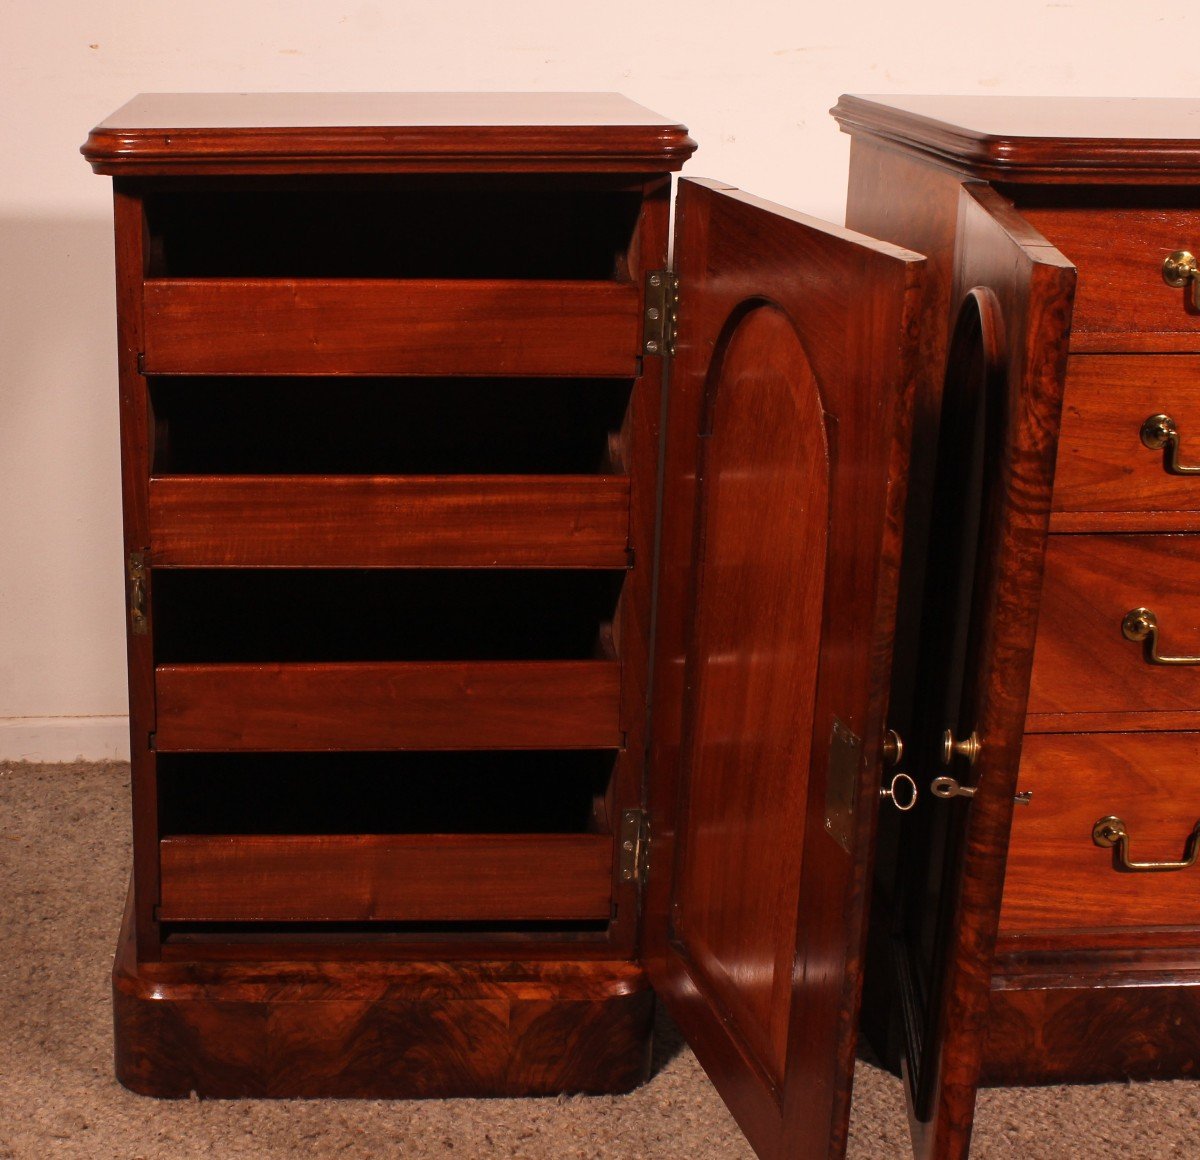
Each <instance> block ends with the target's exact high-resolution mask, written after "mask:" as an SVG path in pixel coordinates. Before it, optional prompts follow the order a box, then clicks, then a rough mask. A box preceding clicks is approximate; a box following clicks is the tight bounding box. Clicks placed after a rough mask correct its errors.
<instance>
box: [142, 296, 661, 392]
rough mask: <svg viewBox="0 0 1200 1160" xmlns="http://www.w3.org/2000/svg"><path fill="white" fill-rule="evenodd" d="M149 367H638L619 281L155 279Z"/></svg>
mask: <svg viewBox="0 0 1200 1160" xmlns="http://www.w3.org/2000/svg"><path fill="white" fill-rule="evenodd" d="M145 286H146V289H145V294H146V305H145V339H144V341H145V354H144V357H143V359H142V370H143V371H144V372H145V373H146V374H182V375H223V374H245V375H267V374H269V375H323V374H359V375H391V374H396V375H399V374H405V375H428V374H440V375H471V374H488V375H494V374H514V375H515V374H523V375H603V376H633V375H636V374H637V370H638V362H637V359H638V350H639V338H640V315H641V307H640V304H639V290H638V287H636V286H633V285H630V284H628V283H621V282H586V281H578V282H570V281H566V282H551V281H541V280H529V281H504V280H491V279H480V280H478V281H449V280H447V281H441V282H439V281H429V280H425V279H413V280H409V281H398V280H393V279H382V278H381V279H356V278H340V279H329V280H322V279H318V278H307V279H288V278H260V279H233V278H203V279H193V280H180V279H161V278H155V279H150V280H148V281H147V282H146V284H145Z"/></svg>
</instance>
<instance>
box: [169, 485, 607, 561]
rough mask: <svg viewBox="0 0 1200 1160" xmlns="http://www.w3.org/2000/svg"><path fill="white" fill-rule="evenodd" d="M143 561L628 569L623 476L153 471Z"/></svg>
mask: <svg viewBox="0 0 1200 1160" xmlns="http://www.w3.org/2000/svg"><path fill="white" fill-rule="evenodd" d="M150 541H151V543H152V544H153V552H152V554H151V562H152V563H153V564H155V565H158V566H190V567H234V566H238V565H242V566H247V567H250V566H253V567H286V566H288V565H305V566H310V567H322V566H338V565H340V566H344V567H364V568H370V567H402V566H421V567H459V568H471V567H505V566H510V567H531V568H537V567H560V568H564V567H577V568H624V567H626V566H627V565H628V563H629V553H628V544H629V479H628V477H626V476H586V475H579V476H574V475H572V476H489V475H481V476H409V477H396V476H391V477H388V476H366V477H364V476H306V475H282V476H280V475H275V476H256V475H231V476H210V475H206V476H178V475H176V476H164V477H158V478H153V479H151V481H150Z"/></svg>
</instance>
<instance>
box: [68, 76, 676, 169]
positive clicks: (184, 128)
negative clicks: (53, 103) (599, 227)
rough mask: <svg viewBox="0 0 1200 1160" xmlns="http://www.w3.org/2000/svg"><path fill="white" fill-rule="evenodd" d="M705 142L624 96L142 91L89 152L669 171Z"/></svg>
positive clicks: (133, 165) (143, 164)
mask: <svg viewBox="0 0 1200 1160" xmlns="http://www.w3.org/2000/svg"><path fill="white" fill-rule="evenodd" d="M695 148H696V143H695V141H693V140H692V139H691V138H690V137H689V136H688V135H687V129H686V128H685V127H684V126H683V125H680V124H678V123H674V122H672V121H671V120H670V119H669V118H666V117H663V116H661V115H660V114H658V113H654V112H651V110H649V109H647V108H645V107H643V106H642V105H638V104H635V103H634V102H633V101H631V100H629V99H628V98H626V97H622V96H621V95H620V94H618V93H143V94H141V95H139V96H137V97H135V98H134V99H133V100H132V101H129V102H127V103H126V104H124V105H122V106H121V108H119V109H118V110H117V111H116V112H115V113H113V114H111V115H110V116H109V117H106V118H105V119H104V120H103V121H101V122H100V124H99V125H97V126H96V127H95V128H94V129H93V130H92V131H91V133H90V134H89V135H88V138H87V141H86V142H85V143H84V144H83V146H82V147H81V149H80V152H82V153H83V155H84V157H86V158H87V159H88V161H89V162H91V165H92V169H93V170H94V171H95V172H97V173H108V174H112V175H114V176H118V175H122V174H126V175H134V174H136V175H139V176H144V175H161V174H167V175H181V174H229V173H406V172H407V173H411V172H426V173H428V172H462V171H471V170H499V171H503V172H520V171H522V170H533V171H539V172H561V171H580V172H613V171H616V172H623V173H647V172H649V173H662V172H665V171H668V170H673V169H678V168H679V167H680V166H682V165H683V163H684V162H685V161H686V160H687V159H688V158H689V157H690V156H691V154H692V153H693V152H694V150H695Z"/></svg>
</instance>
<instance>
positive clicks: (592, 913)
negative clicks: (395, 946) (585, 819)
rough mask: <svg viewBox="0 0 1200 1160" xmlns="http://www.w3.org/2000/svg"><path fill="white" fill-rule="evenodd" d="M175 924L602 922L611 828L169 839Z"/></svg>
mask: <svg viewBox="0 0 1200 1160" xmlns="http://www.w3.org/2000/svg"><path fill="white" fill-rule="evenodd" d="M160 850H161V864H162V903H161V905H160V908H159V915H160V918H161V919H162V921H164V922H243V921H244V922H271V921H296V922H322V921H333V922H337V921H343V922H361V921H366V920H371V919H378V920H380V921H422V920H426V921H427V920H433V919H436V920H439V921H445V920H489V919H531V920H541V919H564V920H574V919H602V918H608V917H609V913H610V911H611V909H612V859H613V840H612V838H611V837H610V836H608V835H604V834H535V835H526V834H483V835H481V834H470V835H462V834H420V835H411V834H403V835H397V834H333V835H307V834H305V835H293V834H287V835H273V834H272V835H259V834H251V835H192V834H189V835H185V836H179V837H170V836H168V837H165V838H163V840H162V842H161V843H160Z"/></svg>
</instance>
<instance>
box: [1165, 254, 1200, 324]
mask: <svg viewBox="0 0 1200 1160" xmlns="http://www.w3.org/2000/svg"><path fill="white" fill-rule="evenodd" d="M1198 275H1200V268H1198V267H1197V264H1196V258H1195V256H1194V255H1193V254H1191V253H1189V252H1188V251H1187V250H1176V251H1175V252H1174V253H1173V254H1168V255H1167V257H1166V258H1164V259H1163V264H1162V276H1163V281H1164V282H1165V283H1166V284H1167V285H1168V286H1175V287H1186V289H1187V295H1186V298H1187V299H1188V304H1189V305H1190V306H1191V308H1192V309H1193V310H1200V281H1198Z"/></svg>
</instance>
